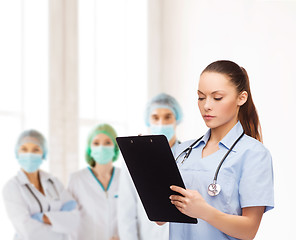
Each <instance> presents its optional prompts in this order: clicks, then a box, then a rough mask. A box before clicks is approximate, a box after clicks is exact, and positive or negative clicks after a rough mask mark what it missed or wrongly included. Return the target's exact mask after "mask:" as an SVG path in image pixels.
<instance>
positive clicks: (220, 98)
mask: <svg viewBox="0 0 296 240" xmlns="http://www.w3.org/2000/svg"><path fill="white" fill-rule="evenodd" d="M214 99H215V100H216V101H220V100H222V97H219V98H214Z"/></svg>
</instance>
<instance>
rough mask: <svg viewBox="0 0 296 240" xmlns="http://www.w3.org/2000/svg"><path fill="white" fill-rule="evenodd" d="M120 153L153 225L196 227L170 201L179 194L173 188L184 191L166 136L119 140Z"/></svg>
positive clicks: (194, 220)
mask: <svg viewBox="0 0 296 240" xmlns="http://www.w3.org/2000/svg"><path fill="white" fill-rule="evenodd" d="M116 141H117V143H118V146H119V149H120V151H121V153H122V156H123V158H124V161H125V163H126V165H127V168H128V170H129V173H130V175H131V177H132V180H133V182H134V185H135V187H136V190H137V192H138V194H139V196H140V199H141V201H142V204H143V206H144V209H145V211H146V214H147V216H148V218H149V220H150V221H160V222H179V223H197V219H196V218H191V217H189V216H187V215H184V214H183V213H181V212H180V211H179V210H178V209H177V208H176V207H175V206H174V205H173V204H172V203H171V201H170V199H169V196H170V195H177V194H178V193H176V192H174V191H172V190H171V189H170V186H171V185H176V186H180V187H182V188H185V185H184V182H183V180H182V177H181V174H180V172H179V169H178V167H177V164H176V162H175V159H174V156H173V153H172V151H171V148H170V146H169V143H168V141H167V138H166V137H165V136H164V135H147V136H131V137H117V138H116Z"/></svg>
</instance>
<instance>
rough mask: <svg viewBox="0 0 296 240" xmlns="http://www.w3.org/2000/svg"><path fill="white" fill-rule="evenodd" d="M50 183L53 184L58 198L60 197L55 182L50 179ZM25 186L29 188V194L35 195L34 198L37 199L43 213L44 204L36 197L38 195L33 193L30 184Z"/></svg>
mask: <svg viewBox="0 0 296 240" xmlns="http://www.w3.org/2000/svg"><path fill="white" fill-rule="evenodd" d="M48 181H49V182H50V183H51V184H52V186H53V188H54V190H55V192H56V194H57V196H59V193H58V190H57V188H56V186H55V184H54V182H53V181H52V180H51V179H50V178H49V179H48ZM25 186H26V187H27V189H28V190H29V192H30V193H31V194H32V195H33V197H34V198H35V199H36V201H37V203H38V205H39V208H40V212H41V213H43V207H42V204H41V202H40V200H39V199H38V197H37V196H36V194H35V193H34V192H33V191H32V189H31V188H30V187H29V185H28V184H25ZM49 209H50V206H49Z"/></svg>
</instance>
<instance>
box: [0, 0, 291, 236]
mask: <svg viewBox="0 0 296 240" xmlns="http://www.w3.org/2000/svg"><path fill="white" fill-rule="evenodd" d="M25 2H26V4H24V2H23V1H5V0H0V131H1V132H0V149H1V150H0V151H1V152H0V153H1V159H2V167H1V168H0V188H1V189H2V187H3V185H4V183H5V182H6V181H7V180H8V179H9V178H10V177H12V176H13V175H14V174H15V172H16V171H17V169H18V166H17V164H16V161H15V159H14V154H13V147H14V143H15V140H16V137H17V135H18V134H19V132H20V131H21V130H23V129H26V128H29V127H34V128H37V129H39V130H41V131H42V132H43V133H44V134H45V135H46V136H48V135H49V133H48V132H47V131H48V116H47V115H48V96H47V94H48V90H47V85H48V66H47V65H48V4H47V1H40V0H39V1H33V0H30V1H29V0H28V1H25ZM104 2H105V3H104ZM79 3H80V5H79V16H80V19H79V27H80V30H79V32H80V35H79V40H80V43H79V47H80V52H79V53H80V58H79V64H80V69H79V70H80V75H79V77H80V80H79V84H80V92H79V95H80V99H79V108H80V114H79V116H78V117H79V121H80V122H79V123H80V124H79V128H80V129H79V132H80V139H79V148H80V153H79V154H80V158H79V160H78V161H79V162H80V167H83V166H85V165H84V162H83V150H84V143H85V138H86V135H87V133H88V131H89V130H90V129H91V127H92V126H93V125H94V124H95V123H99V122H106V121H107V122H109V123H111V124H113V125H114V126H115V127H116V129H117V130H118V133H119V134H120V135H135V134H137V133H139V132H138V131H141V132H145V131H146V129H145V127H144V124H143V117H142V116H143V108H144V103H145V102H146V101H147V99H148V98H149V97H151V96H152V95H154V94H157V93H159V92H161V91H164V92H167V93H169V94H172V95H173V96H175V97H176V98H177V99H178V101H179V102H180V103H181V105H182V107H183V111H184V121H183V123H181V125H180V126H179V128H178V136H179V139H180V140H182V141H184V140H187V139H191V138H197V137H199V136H200V135H202V134H203V133H204V132H205V131H206V127H205V125H204V123H203V121H202V119H201V117H200V116H199V112H198V107H197V95H196V90H197V84H198V78H199V74H200V72H201V71H202V70H203V69H204V68H205V67H206V65H208V64H209V63H210V62H212V61H215V60H218V59H230V60H233V61H235V62H237V63H238V64H239V65H241V66H243V67H244V68H245V69H246V70H247V71H248V73H249V77H250V82H251V90H252V94H253V98H254V102H255V104H256V107H257V109H258V112H259V117H260V121H261V125H262V130H263V140H264V144H265V145H266V147H267V148H268V149H269V150H270V152H271V154H272V156H273V163H274V173H275V203H276V206H275V209H274V210H272V211H270V212H268V213H266V214H265V215H264V217H263V221H262V224H261V226H260V229H259V232H258V235H257V237H256V239H260V240H261V239H263V240H267V239H292V238H293V236H294V224H293V223H295V219H294V218H295V215H296V210H295V208H294V206H293V204H294V202H295V197H296V194H295V193H294V189H293V186H294V175H295V174H294V172H295V169H296V164H295V161H296V157H295V154H294V151H293V149H294V136H295V135H296V127H295V123H296V107H295V103H296V94H295V87H296V83H295V82H296V79H295V75H296V74H295V73H296V70H295V69H296V60H295V56H296V44H295V43H296V2H295V1H284V0H280V1H255V0H245V1H239V0H233V1H218V0H207V1H206V0H204V1H202V0H186V1H184V0H157V1H154V0H150V2H149V4H150V5H149V4H148V2H147V1H132V0H125V1H123V0H122V1H120V0H116V1H94V0H87V1H86V0H85V1H80V2H79ZM104 4H105V5H104ZM149 6H150V7H149ZM151 6H152V7H151ZM24 9H25V11H24ZM102 9H105V11H102ZM148 9H149V13H147V12H148ZM96 11H97V13H100V14H99V15H97V16H96V15H95V13H96ZM104 13H105V14H104ZM111 13H112V14H111ZM111 30H112V31H111ZM152 33H153V34H154V35H153V36H149V34H152ZM104 37H105V38H104ZM108 38H109V39H110V41H106V39H108ZM148 39H149V41H150V40H151V39H154V40H155V41H150V42H149V41H148ZM112 51H114V52H112ZM156 52H157V53H156ZM115 53H116V54H115ZM112 54H113V55H112ZM114 54H115V56H116V58H114ZM156 62H157V65H156V64H155V65H153V64H152V63H156ZM100 69H102V71H101V70H100ZM149 76H157V77H156V78H153V79H151V78H150V77H149ZM95 86H96V87H98V88H100V87H101V88H103V89H106V91H103V98H101V97H102V95H101V97H96V96H95V95H96V94H95V93H96V92H95ZM133 87H134V88H133ZM109 92H110V93H112V94H111V95H110V94H109ZM107 93H108V94H107ZM104 94H105V95H104ZM102 99H103V100H102ZM118 99H120V101H118ZM106 102H107V103H108V104H103V103H106ZM101 113H104V114H101ZM102 116H103V117H102ZM51 151H54V149H51ZM49 161H50V158H49ZM46 164H48V163H46ZM46 164H45V166H43V168H44V169H47V165H46ZM119 164H120V162H119ZM0 224H1V226H2V227H1V229H3V230H2V233H1V236H3V238H5V239H11V238H12V237H11V236H12V235H13V228H12V226H11V224H10V222H9V221H8V219H7V217H6V216H5V213H4V206H3V202H2V199H1V201H0ZM3 226H5V227H3Z"/></svg>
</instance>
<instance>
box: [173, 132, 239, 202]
mask: <svg viewBox="0 0 296 240" xmlns="http://www.w3.org/2000/svg"><path fill="white" fill-rule="evenodd" d="M244 134H245V132H244V131H243V133H242V134H241V135H240V136H239V137H238V138H237V139H236V140H235V142H234V143H233V144H232V146H231V147H230V148H229V150H228V151H227V153H226V154H225V155H224V157H223V158H222V160H221V161H220V163H219V165H218V167H217V169H216V172H215V176H214V179H213V183H211V184H210V185H209V186H208V194H209V195H210V196H212V197H215V196H217V195H218V194H219V193H220V192H221V186H220V185H219V184H218V183H217V178H218V174H219V171H220V168H221V166H222V164H223V162H224V161H225V159H226V158H227V156H228V155H229V153H230V152H231V150H232V149H233V148H234V146H235V145H236V144H237V143H238V141H239V140H240V139H241V138H242V137H243V136H244ZM202 138H203V136H202V137H200V138H199V139H197V140H196V141H194V143H192V144H191V145H190V146H189V147H188V148H186V149H185V150H184V151H183V152H181V153H180V154H179V156H178V157H177V158H176V162H177V161H178V159H179V157H180V156H181V155H182V154H184V153H185V156H184V158H183V160H182V161H181V164H183V163H184V161H185V160H186V159H187V158H188V157H189V155H190V153H191V151H192V148H193V147H194V145H195V144H197V143H198V142H199V141H200V140H201V139H202Z"/></svg>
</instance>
